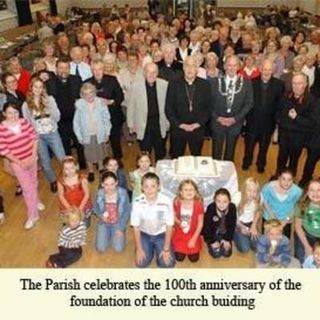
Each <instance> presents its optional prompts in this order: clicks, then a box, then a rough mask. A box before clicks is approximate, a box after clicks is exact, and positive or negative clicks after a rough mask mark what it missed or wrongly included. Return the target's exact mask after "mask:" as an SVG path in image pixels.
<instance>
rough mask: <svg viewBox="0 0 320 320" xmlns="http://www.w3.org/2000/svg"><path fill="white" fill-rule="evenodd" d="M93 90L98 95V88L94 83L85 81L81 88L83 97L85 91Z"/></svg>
mask: <svg viewBox="0 0 320 320" xmlns="http://www.w3.org/2000/svg"><path fill="white" fill-rule="evenodd" d="M89 90H90V91H92V92H94V94H95V95H96V93H97V88H96V87H95V86H94V85H93V84H92V83H90V82H85V83H84V84H83V85H82V87H81V89H80V96H81V98H83V94H84V92H85V91H89Z"/></svg>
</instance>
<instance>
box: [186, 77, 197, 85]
mask: <svg viewBox="0 0 320 320" xmlns="http://www.w3.org/2000/svg"><path fill="white" fill-rule="evenodd" d="M184 81H185V82H186V83H187V84H188V85H189V86H192V85H193V84H194V82H195V81H196V78H194V79H193V80H192V81H190V80H187V79H186V78H184Z"/></svg>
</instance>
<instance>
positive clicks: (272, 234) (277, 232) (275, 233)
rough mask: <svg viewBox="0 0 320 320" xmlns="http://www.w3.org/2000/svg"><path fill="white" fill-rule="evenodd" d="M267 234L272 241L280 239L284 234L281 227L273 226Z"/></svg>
mask: <svg viewBox="0 0 320 320" xmlns="http://www.w3.org/2000/svg"><path fill="white" fill-rule="evenodd" d="M267 236H268V238H269V240H270V241H277V242H278V241H279V240H280V239H281V236H282V229H281V227H279V228H272V229H271V230H270V231H269V232H268V233H267Z"/></svg>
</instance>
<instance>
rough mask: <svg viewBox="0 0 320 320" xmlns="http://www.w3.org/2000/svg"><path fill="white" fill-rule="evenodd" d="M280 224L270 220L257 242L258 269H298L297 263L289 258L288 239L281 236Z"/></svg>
mask: <svg viewBox="0 0 320 320" xmlns="http://www.w3.org/2000/svg"><path fill="white" fill-rule="evenodd" d="M282 230H283V228H282V223H281V222H280V221H278V220H276V219H270V220H268V221H266V222H265V224H264V234H263V235H261V236H260V237H259V239H258V242H257V254H256V258H257V267H258V268H299V267H300V264H299V261H298V260H297V259H295V258H293V257H291V256H290V242H289V239H288V238H287V237H286V236H284V235H283V234H282Z"/></svg>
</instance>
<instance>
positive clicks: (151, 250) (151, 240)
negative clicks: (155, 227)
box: [137, 232, 176, 268]
mask: <svg viewBox="0 0 320 320" xmlns="http://www.w3.org/2000/svg"><path fill="white" fill-rule="evenodd" d="M140 239H141V245H142V249H143V251H144V253H145V259H144V260H143V261H142V262H141V263H139V264H137V267H138V268H146V267H148V266H149V265H150V263H151V262H152V259H153V257H154V255H156V260H157V266H158V267H160V268H173V267H174V266H175V264H176V261H175V258H174V254H173V252H172V249H171V248H170V258H171V259H170V262H169V263H168V264H166V263H165V262H164V260H163V258H162V257H160V254H161V252H162V250H163V246H164V240H165V232H164V233H160V234H158V235H156V236H152V235H149V234H147V233H144V232H140Z"/></svg>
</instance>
